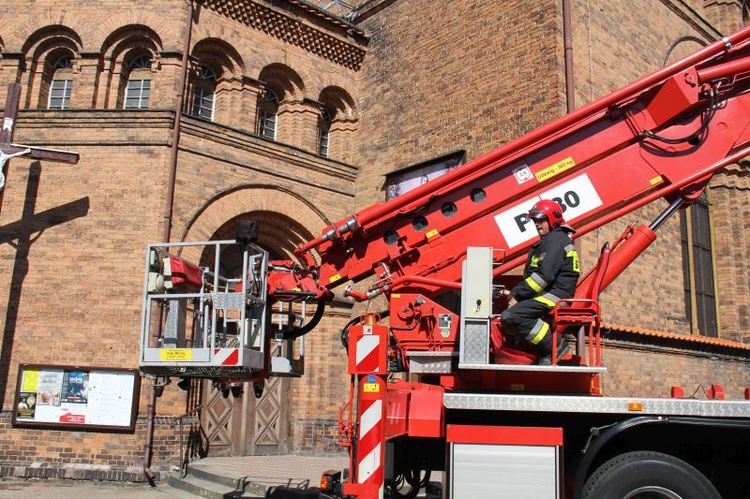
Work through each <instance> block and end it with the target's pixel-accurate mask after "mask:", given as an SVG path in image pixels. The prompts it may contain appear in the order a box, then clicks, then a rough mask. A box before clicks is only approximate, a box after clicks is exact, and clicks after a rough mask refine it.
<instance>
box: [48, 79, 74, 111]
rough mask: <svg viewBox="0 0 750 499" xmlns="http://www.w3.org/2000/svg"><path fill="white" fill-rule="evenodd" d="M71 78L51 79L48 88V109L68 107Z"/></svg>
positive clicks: (71, 85)
mask: <svg viewBox="0 0 750 499" xmlns="http://www.w3.org/2000/svg"><path fill="white" fill-rule="evenodd" d="M72 87H73V82H72V81H71V80H52V83H51V84H50V89H49V104H48V106H47V107H48V108H49V109H70V91H71V89H72Z"/></svg>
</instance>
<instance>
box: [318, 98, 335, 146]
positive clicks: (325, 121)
mask: <svg viewBox="0 0 750 499" xmlns="http://www.w3.org/2000/svg"><path fill="white" fill-rule="evenodd" d="M332 119H333V115H332V113H330V112H329V111H328V109H323V112H322V113H320V118H319V119H318V154H320V155H321V156H323V157H324V158H327V157H328V147H329V145H330V142H331V120H332Z"/></svg>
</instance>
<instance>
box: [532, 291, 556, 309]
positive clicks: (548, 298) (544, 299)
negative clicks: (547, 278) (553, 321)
mask: <svg viewBox="0 0 750 499" xmlns="http://www.w3.org/2000/svg"><path fill="white" fill-rule="evenodd" d="M534 300H536V301H538V302H539V303H543V304H545V305H547V306H548V307H549V308H553V307H554V306H555V305H557V302H558V301H560V298H558V297H557V296H555V295H553V294H552V293H544V294H543V295H539V296H535V297H534Z"/></svg>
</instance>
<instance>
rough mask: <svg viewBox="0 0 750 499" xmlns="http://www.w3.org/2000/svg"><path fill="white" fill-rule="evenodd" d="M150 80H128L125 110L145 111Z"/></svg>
mask: <svg viewBox="0 0 750 499" xmlns="http://www.w3.org/2000/svg"><path fill="white" fill-rule="evenodd" d="M150 88H151V80H128V84H127V87H126V89H125V109H147V108H148V95H149V90H150Z"/></svg>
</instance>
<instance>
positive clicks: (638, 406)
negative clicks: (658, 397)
mask: <svg viewBox="0 0 750 499" xmlns="http://www.w3.org/2000/svg"><path fill="white" fill-rule="evenodd" d="M628 410H629V411H642V410H643V404H642V403H640V402H628Z"/></svg>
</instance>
